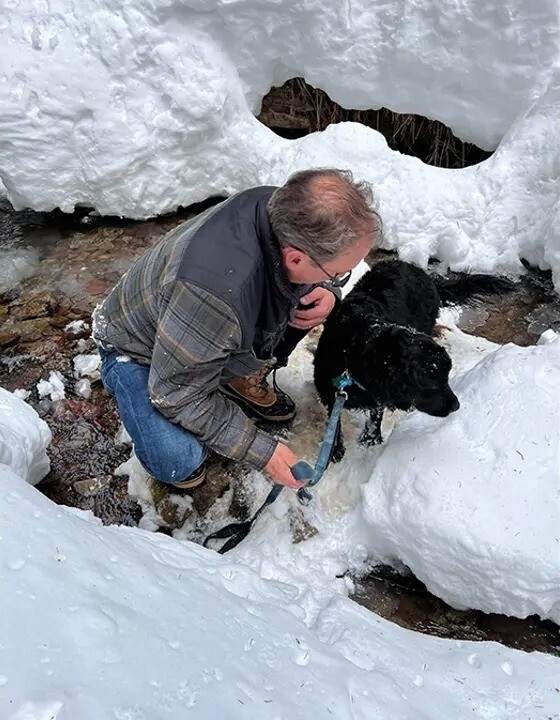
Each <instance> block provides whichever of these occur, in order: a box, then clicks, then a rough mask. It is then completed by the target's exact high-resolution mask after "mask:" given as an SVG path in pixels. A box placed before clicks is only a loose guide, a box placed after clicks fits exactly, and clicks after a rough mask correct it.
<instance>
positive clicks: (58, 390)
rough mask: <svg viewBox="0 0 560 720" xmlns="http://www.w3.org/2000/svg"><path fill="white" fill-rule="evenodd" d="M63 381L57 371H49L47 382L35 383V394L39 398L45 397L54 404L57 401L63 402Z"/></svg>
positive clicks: (64, 395)
mask: <svg viewBox="0 0 560 720" xmlns="http://www.w3.org/2000/svg"><path fill="white" fill-rule="evenodd" d="M64 386H65V380H64V377H63V375H62V373H61V372H59V371H58V370H51V372H50V374H49V379H48V380H39V382H38V383H37V392H38V393H39V397H40V398H43V397H47V396H49V397H50V399H51V400H52V401H53V402H55V401H58V400H64V398H65V397H66V394H65V389H64Z"/></svg>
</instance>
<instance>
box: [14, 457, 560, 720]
mask: <svg viewBox="0 0 560 720" xmlns="http://www.w3.org/2000/svg"><path fill="white" fill-rule="evenodd" d="M2 474H3V477H2V486H1V491H2V502H1V508H2V514H3V519H2V534H3V535H4V539H3V552H2V587H3V599H2V614H1V623H2V629H1V634H2V656H3V658H2V675H0V716H1V717H2V718H5V720H76V719H78V718H79V720H105V719H107V720H108V719H109V718H121V719H125V718H126V719H131V718H134V719H138V720H140V719H142V720H156V719H162V720H163V719H164V718H165V719H166V718H169V719H170V720H171V718H183V717H185V718H186V717H194V718H200V720H206V719H207V718H222V717H223V718H259V719H262V720H265V718H270V719H271V720H272V719H273V718H274V719H278V718H285V719H286V720H288V719H289V720H298V719H301V720H307V719H308V718H310V717H318V718H330V717H336V718H339V719H340V720H344V719H346V718H348V719H350V718H352V719H353V720H358V718H363V719H364V720H366V719H367V720H369V719H370V718H373V717H379V718H383V720H409V719H411V718H414V720H420V719H421V718H430V719H431V720H435V719H438V720H449V718H453V719H454V720H462V719H463V718H464V719H465V720H466V719H467V718H468V719H469V720H471V719H472V718H479V719H480V720H483V719H484V720H487V719H488V718H496V719H498V718H499V719H500V720H505V719H506V718H516V719H517V720H528V718H531V719H532V720H539V719H542V720H545V718H549V717H551V716H552V715H553V713H554V711H555V709H556V708H557V697H558V695H557V691H556V690H555V687H556V685H557V679H558V672H559V670H560V660H558V659H557V658H554V657H552V656H547V655H543V654H540V653H531V654H527V653H523V652H519V651H514V650H511V649H508V648H505V647H502V646H500V645H498V644H496V643H471V642H456V641H446V640H441V639H437V638H433V637H428V636H425V635H420V634H417V633H414V632H411V631H408V630H403V629H401V628H399V627H397V626H396V625H393V624H392V623H389V622H387V621H385V620H383V619H381V618H379V617H377V616H375V615H373V614H371V613H370V612H368V611H367V610H364V609H363V608H360V607H359V606H357V605H355V604H354V603H353V602H351V601H350V600H348V599H347V598H345V597H343V596H342V595H340V594H337V593H336V592H335V591H333V592H332V593H331V598H330V601H329V602H328V603H325V605H324V606H323V607H322V608H321V609H320V610H318V612H317V613H316V616H315V621H314V622H313V623H308V622H306V621H305V617H304V612H303V610H302V607H301V605H300V602H299V597H298V596H299V591H298V588H297V587H295V586H293V585H290V584H288V583H282V582H278V581H269V580H265V579H263V578H261V577H259V575H258V574H256V573H255V572H253V571H252V570H250V569H248V568H247V567H245V566H244V565H242V564H240V563H238V562H236V561H235V560H234V559H231V558H229V557H222V556H219V555H217V554H216V553H214V552H212V551H209V550H204V549H203V548H201V547H199V546H197V545H194V544H192V543H179V542H177V541H175V540H173V539H171V538H168V537H166V536H163V535H160V534H157V535H154V534H151V533H147V532H145V531H142V530H138V529H131V528H126V527H102V526H101V525H100V524H99V523H98V521H96V520H95V519H93V518H92V517H91V516H89V515H87V514H85V513H83V512H81V511H76V510H71V509H69V508H63V507H57V506H55V505H54V504H53V503H52V502H51V501H50V500H48V499H47V498H45V497H44V496H42V495H41V494H40V493H39V492H38V491H36V490H35V489H34V488H32V487H31V486H30V485H28V484H26V483H25V482H24V481H23V479H21V478H20V477H18V476H16V475H15V474H14V473H13V472H12V471H10V470H4V471H3V472H2Z"/></svg>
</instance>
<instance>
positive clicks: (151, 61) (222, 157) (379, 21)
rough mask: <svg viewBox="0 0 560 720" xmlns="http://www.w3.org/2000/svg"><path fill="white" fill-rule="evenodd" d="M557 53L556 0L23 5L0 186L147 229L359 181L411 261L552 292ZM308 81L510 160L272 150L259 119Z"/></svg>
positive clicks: (38, 202) (358, 138)
mask: <svg viewBox="0 0 560 720" xmlns="http://www.w3.org/2000/svg"><path fill="white" fill-rule="evenodd" d="M557 37H558V12H557V7H556V3H555V2H553V0H539V2H535V3H519V2H517V1H516V0H515V1H514V0H506V1H505V2H504V3H500V4H499V6H494V5H492V4H488V3H486V2H483V0H469V2H467V3H464V2H461V3H459V2H456V3H450V4H447V5H446V7H445V8H442V7H441V6H440V5H438V6H437V7H436V6H433V7H432V6H431V5H430V4H425V3H423V4H414V3H409V2H406V1H405V0H397V1H396V2H394V3H392V4H391V7H390V8H389V7H385V6H375V7H372V5H371V3H367V2H365V1H364V0H359V1H356V2H353V3H352V5H351V7H350V6H349V5H347V4H344V3H339V2H336V1H335V0H329V2H326V3H319V2H311V3H305V4H300V5H297V4H290V3H274V4H271V3H269V4H267V5H266V7H264V6H263V5H262V4H259V3H239V2H230V1H229V0H228V1H227V2H226V0H221V1H220V0H213V2H204V3H202V2H200V1H199V0H197V2H194V3H190V4H189V5H188V6H186V5H185V4H184V3H179V2H176V1H174V0H155V1H153V0H149V1H148V0H139V1H138V2H136V3H135V4H134V7H128V6H127V7H123V6H122V3H120V2H115V0H104V1H103V2H101V4H100V2H99V0H83V2H81V3H79V4H76V3H71V2H70V0H52V2H50V3H49V4H48V5H45V4H44V3H42V2H40V1H39V0H29V1H28V2H27V3H25V5H23V4H22V5H17V6H15V7H13V8H11V9H10V19H9V22H8V24H7V26H6V27H5V28H4V29H3V37H2V41H3V42H2V43H1V44H0V59H3V60H5V62H3V63H2V62H0V67H2V68H5V69H4V70H3V72H2V74H1V75H0V78H1V79H2V80H3V82H0V137H1V138H2V153H1V154H0V176H1V178H2V180H3V181H4V184H5V185H6V188H7V191H8V197H9V199H10V200H11V202H12V203H13V204H14V206H15V207H17V208H23V207H33V208H34V209H36V210H51V209H52V208H55V207H60V208H62V209H63V210H64V211H71V210H72V209H73V208H74V207H75V206H76V205H86V206H93V207H95V208H96V209H97V210H98V211H99V212H101V213H103V214H115V215H124V216H127V217H132V218H146V217H150V216H153V215H156V214H160V213H164V212H169V211H172V210H174V209H176V208H177V207H178V206H179V205H188V204H190V203H194V202H197V201H200V200H203V199H206V198H207V197H209V196H212V195H221V194H226V195H227V194H230V193H232V192H235V191H238V190H242V189H244V188H246V187H248V186H251V185H259V184H268V183H272V184H275V183H282V182H283V181H284V180H285V179H286V177H287V176H288V175H289V174H290V173H291V172H293V171H295V170H298V169H301V168H304V167H309V166H317V165H338V166H343V167H350V168H352V169H353V170H354V171H355V173H356V175H357V176H358V177H359V178H362V179H366V180H369V181H371V182H372V183H373V184H374V186H375V189H376V193H377V195H378V197H379V209H380V211H381V214H382V216H383V218H384V222H385V228H386V230H387V237H386V243H387V247H396V248H399V249H400V250H401V251H402V254H403V257H404V258H405V259H410V260H414V261H416V262H419V263H420V264H422V265H425V263H426V262H427V259H428V257H429V256H430V255H432V256H437V257H439V258H440V259H441V260H442V261H444V262H446V263H448V264H449V265H450V266H451V267H452V268H453V269H456V270H460V269H464V268H466V267H472V268H476V269H479V270H483V271H487V272H489V271H490V270H494V269H499V270H505V271H509V270H517V269H518V268H519V257H520V256H524V257H527V258H528V259H529V260H531V261H532V262H535V263H537V264H539V265H540V266H541V267H543V268H544V267H552V268H553V270H554V272H555V273H556V282H557V286H558V287H560V277H559V273H560V240H559V235H558V226H559V223H558V219H559V208H558V171H557V162H556V157H557V154H558V142H559V140H558V138H559V136H558V133H557V131H556V129H557V117H558V112H559V104H560V103H559V92H558V77H557V75H558V73H557V68H553V65H554V62H555V61H556V57H557ZM77 68H79V72H78V71H77ZM297 75H301V76H303V77H305V78H306V79H307V80H308V81H309V82H310V83H312V84H313V85H315V86H316V87H320V88H323V89H325V90H326V91H327V92H328V93H329V94H330V96H331V97H332V98H333V99H334V100H336V101H338V102H339V103H340V104H341V105H343V106H345V107H353V108H369V107H380V106H382V105H384V106H386V107H389V108H391V109H393V110H396V111H399V112H415V113H419V114H422V115H426V116H428V117H432V118H436V119H439V120H442V121H443V122H445V123H446V124H448V125H449V126H451V128H453V129H454V130H455V132H456V133H457V134H458V135H459V136H460V137H462V138H463V139H465V140H470V141H474V142H476V143H478V144H479V145H481V146H483V147H486V148H492V149H493V148H495V147H497V146H498V145H499V147H498V152H497V153H496V156H495V157H492V158H491V159H490V160H489V161H487V162H485V163H483V164H481V165H480V166H477V167H476V168H467V169H465V170H461V171H449V170H441V169H438V168H433V167H428V166H425V165H423V164H422V163H421V162H420V161H418V160H417V159H415V158H410V157H405V156H402V155H400V154H399V153H396V152H393V151H391V150H389V148H388V147H387V144H386V142H385V140H384V139H383V137H382V136H381V135H380V134H379V133H377V132H376V131H374V130H371V129H368V128H365V127H363V126H361V125H357V124H354V123H340V124H338V125H333V126H330V127H329V128H328V129H327V130H326V131H325V132H323V133H315V134H313V135H311V136H308V137H305V138H301V139H299V140H293V141H291V140H285V139H281V138H278V137H277V136H275V135H274V134H273V133H272V132H271V131H269V130H268V129H267V128H265V127H264V126H262V125H261V124H260V123H259V122H258V121H257V120H256V118H255V117H254V114H253V113H254V112H256V111H257V110H258V108H259V105H260V103H261V100H262V98H263V96H264V95H265V93H266V92H267V91H268V90H269V88H270V87H271V86H272V85H273V84H279V83H282V82H283V81H285V80H286V79H288V78H290V77H294V76H297ZM30 138H33V140H32V141H30ZM46 147H48V148H49V152H48V153H45V150H44V149H45V148H46ZM528 158H530V162H529V161H528Z"/></svg>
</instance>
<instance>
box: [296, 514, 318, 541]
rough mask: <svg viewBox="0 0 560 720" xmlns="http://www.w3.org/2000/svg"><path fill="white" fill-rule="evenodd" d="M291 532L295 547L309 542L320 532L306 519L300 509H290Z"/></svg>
mask: <svg viewBox="0 0 560 720" xmlns="http://www.w3.org/2000/svg"><path fill="white" fill-rule="evenodd" d="M289 518H290V530H291V531H292V542H293V544H294V545H297V543H300V542H303V541H304V540H309V538H312V537H313V536H314V535H317V533H318V532H319V531H318V530H317V528H316V527H315V526H314V525H312V524H311V523H310V522H309V521H308V520H306V519H305V517H304V515H303V511H302V510H301V509H300V508H291V509H290V514H289Z"/></svg>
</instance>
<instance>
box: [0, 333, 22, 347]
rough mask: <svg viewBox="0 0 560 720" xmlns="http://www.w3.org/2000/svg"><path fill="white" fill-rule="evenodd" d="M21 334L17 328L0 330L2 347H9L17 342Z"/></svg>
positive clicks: (0, 345) (0, 344)
mask: <svg viewBox="0 0 560 720" xmlns="http://www.w3.org/2000/svg"><path fill="white" fill-rule="evenodd" d="M20 337H21V334H20V333H19V332H17V331H16V330H0V347H8V346H9V345H13V344H14V343H16V342H17V341H18V340H19V339H20Z"/></svg>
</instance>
